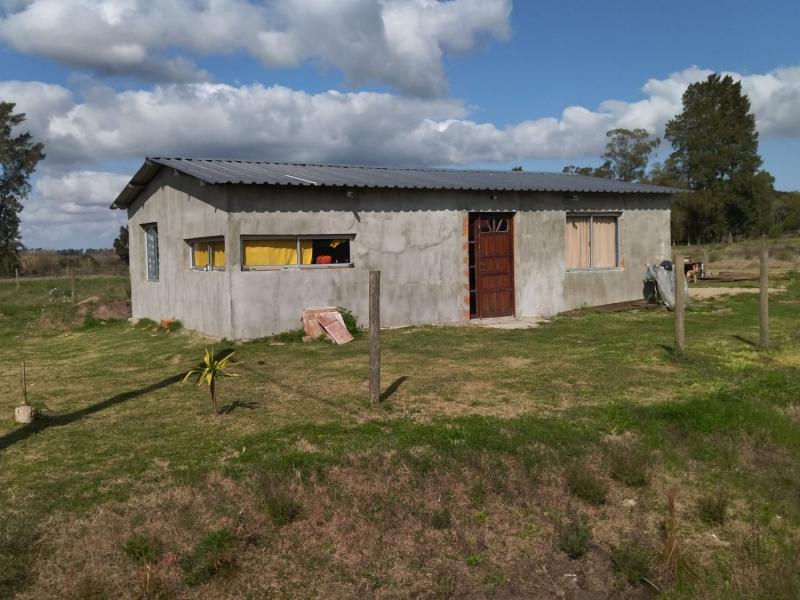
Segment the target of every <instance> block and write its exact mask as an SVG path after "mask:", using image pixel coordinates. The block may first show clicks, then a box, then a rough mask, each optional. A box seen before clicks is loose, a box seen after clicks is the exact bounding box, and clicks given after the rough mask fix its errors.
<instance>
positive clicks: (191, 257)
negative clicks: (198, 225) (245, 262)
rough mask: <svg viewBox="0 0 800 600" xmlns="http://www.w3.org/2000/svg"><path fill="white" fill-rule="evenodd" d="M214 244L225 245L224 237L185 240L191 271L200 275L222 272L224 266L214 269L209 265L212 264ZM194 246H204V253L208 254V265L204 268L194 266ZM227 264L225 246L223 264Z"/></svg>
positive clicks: (226, 249)
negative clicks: (187, 246)
mask: <svg viewBox="0 0 800 600" xmlns="http://www.w3.org/2000/svg"><path fill="white" fill-rule="evenodd" d="M214 242H222V244H223V245H225V236H216V237H210V238H193V239H189V240H186V243H187V244H189V268H190V269H191V270H192V271H200V272H201V273H202V272H204V271H224V270H225V265H222V266H221V267H215V266H213V265H212V264H211V263H212V262H214V258H213V256H214ZM195 244H206V251H207V252H208V263H209V264H207V265H206V266H205V267H198V266H197V265H196V264H194V245H195ZM227 262H228V248H227V246H225V263H226V264H227Z"/></svg>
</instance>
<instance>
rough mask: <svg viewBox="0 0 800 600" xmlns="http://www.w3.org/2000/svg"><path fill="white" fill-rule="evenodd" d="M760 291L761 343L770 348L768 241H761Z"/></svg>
mask: <svg viewBox="0 0 800 600" xmlns="http://www.w3.org/2000/svg"><path fill="white" fill-rule="evenodd" d="M760 288H761V289H760V290H759V303H758V304H759V306H758V308H759V311H758V316H759V323H760V325H761V326H760V330H759V343H760V345H761V347H762V348H768V347H769V247H768V246H767V239H766V238H763V239H762V240H761V277H760Z"/></svg>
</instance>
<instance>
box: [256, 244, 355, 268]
mask: <svg viewBox="0 0 800 600" xmlns="http://www.w3.org/2000/svg"><path fill="white" fill-rule="evenodd" d="M352 241H353V237H352V236H336V237H328V236H325V237H323V236H307V237H258V238H256V237H253V238H249V237H245V238H242V268H243V269H245V270H251V269H252V270H258V269H281V268H284V269H285V268H292V267H296V268H300V267H307V268H314V267H348V266H351V265H352V264H353V259H352V256H351V254H350V245H351V242H352Z"/></svg>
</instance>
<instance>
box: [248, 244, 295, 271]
mask: <svg viewBox="0 0 800 600" xmlns="http://www.w3.org/2000/svg"><path fill="white" fill-rule="evenodd" d="M303 254H304V255H305V252H304V253H303ZM243 264H244V266H246V267H283V266H290V265H296V264H297V240H296V239H294V238H292V239H285V240H245V242H244V263H243Z"/></svg>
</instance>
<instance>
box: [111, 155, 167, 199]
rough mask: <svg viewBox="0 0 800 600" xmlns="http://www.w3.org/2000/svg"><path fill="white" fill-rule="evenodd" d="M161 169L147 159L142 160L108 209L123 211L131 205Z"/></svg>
mask: <svg viewBox="0 0 800 600" xmlns="http://www.w3.org/2000/svg"><path fill="white" fill-rule="evenodd" d="M162 168H163V166H162V165H160V164H158V163H156V162H153V161H152V160H150V159H149V158H146V159H145V160H144V163H143V164H142V166H141V167H139V170H138V171H136V173H135V174H134V176H133V177H131V180H130V182H129V183H128V184H127V185H126V186H125V188H124V189H123V190H122V191H121V192H120V193H119V195H118V196H117V197H116V199H115V200H114V202H112V203H111V206H109V208H110V209H112V210H114V209H120V210H125V209H127V208H128V207H129V206H130V205H131V204H133V203H134V202H135V201H136V199H137V198H138V197H139V194H141V193H142V192H143V191H144V190H145V188H147V186H148V185H149V184H150V182H151V181H153V179H154V178H155V176H156V174H158V172H159V171H160V170H161V169H162Z"/></svg>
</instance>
